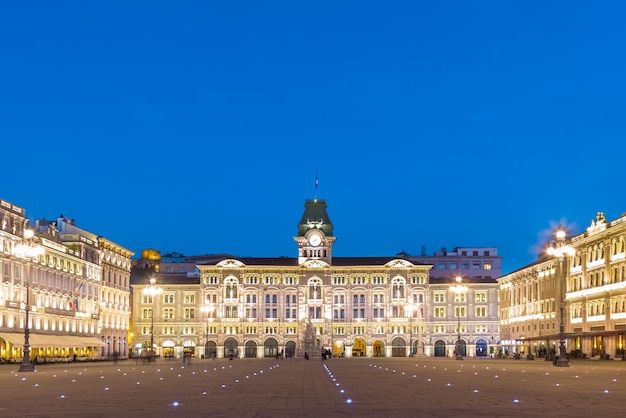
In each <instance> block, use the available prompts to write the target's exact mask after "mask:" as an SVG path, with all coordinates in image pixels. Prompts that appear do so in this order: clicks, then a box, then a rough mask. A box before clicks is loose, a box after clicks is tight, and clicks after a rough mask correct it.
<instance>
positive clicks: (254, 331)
mask: <svg viewBox="0 0 626 418" xmlns="http://www.w3.org/2000/svg"><path fill="white" fill-rule="evenodd" d="M326 208H327V205H326V202H325V201H324V200H321V199H313V200H307V201H306V203H305V210H304V213H303V215H302V218H301V220H300V223H299V224H298V234H297V236H295V237H294V240H295V243H296V246H297V257H277V258H251V257H245V258H241V257H233V256H227V255H222V256H215V255H207V256H194V257H189V258H184V259H179V260H178V262H175V260H174V259H170V258H171V257H164V259H167V261H169V262H168V263H164V264H163V265H160V266H159V267H157V268H154V267H152V268H151V269H150V270H151V271H152V274H153V276H152V278H153V279H155V281H156V284H155V285H156V286H158V287H159V288H160V290H161V293H160V294H158V295H157V296H154V297H153V296H151V295H150V294H148V293H146V292H145V289H149V288H150V283H149V280H148V277H146V276H145V275H144V276H143V278H142V279H137V280H135V279H133V294H134V298H133V324H134V325H133V333H134V336H135V337H134V347H133V351H134V352H136V353H139V352H140V351H142V350H149V349H150V347H151V345H152V344H154V350H155V351H156V354H157V355H160V356H165V357H179V356H181V355H183V354H184V353H190V354H192V355H195V356H217V357H226V356H230V355H233V356H236V357H274V356H275V355H276V354H280V353H283V354H284V355H285V356H288V357H291V356H303V355H304V352H305V351H307V352H308V351H310V349H311V347H316V348H315V352H313V353H311V352H308V354H309V355H316V354H317V355H319V352H318V349H319V350H321V349H322V348H323V349H326V350H330V351H331V352H332V354H333V355H335V356H345V357H351V356H367V357H377V356H384V357H390V356H399V357H405V356H422V355H425V356H451V355H453V352H454V350H455V346H456V345H457V339H458V331H459V325H460V330H461V344H460V347H461V349H462V353H463V355H469V356H487V355H488V345H489V344H490V342H491V341H494V344H495V341H497V340H498V339H499V336H498V318H497V312H498V311H497V298H496V289H497V283H496V282H495V280H492V279H484V278H480V279H477V278H471V277H464V278H463V283H464V284H465V285H466V287H467V292H466V293H464V294H461V295H460V296H459V299H457V300H455V299H454V297H451V296H450V295H451V285H453V282H454V281H453V280H452V279H451V278H446V279H437V280H435V282H434V283H433V281H432V280H431V278H430V276H429V272H430V271H431V268H432V265H431V264H425V263H419V262H413V261H411V260H410V259H409V258H408V257H406V256H404V255H401V256H396V257H334V256H333V245H334V243H335V240H336V239H337V237H336V236H335V235H334V234H333V228H334V226H333V224H332V222H331V221H330V219H329V216H328V213H327V211H326ZM190 260H193V261H195V263H196V264H195V268H194V269H193V271H191V268H190V266H188V265H187V264H189V261H190ZM141 264H145V265H146V266H149V265H150V263H141ZM169 267H171V268H169ZM164 270H165V271H164ZM442 294H443V295H444V296H443V297H441V295H442ZM435 298H436V299H435ZM459 315H460V316H459ZM308 330H312V332H308ZM310 335H314V338H313V340H314V341H311V337H310Z"/></svg>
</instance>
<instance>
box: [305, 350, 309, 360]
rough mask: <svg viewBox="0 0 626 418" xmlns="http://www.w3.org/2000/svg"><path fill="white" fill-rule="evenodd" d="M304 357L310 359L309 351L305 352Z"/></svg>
mask: <svg viewBox="0 0 626 418" xmlns="http://www.w3.org/2000/svg"><path fill="white" fill-rule="evenodd" d="M304 359H305V360H308V359H309V353H307V352H306V351H305V352H304Z"/></svg>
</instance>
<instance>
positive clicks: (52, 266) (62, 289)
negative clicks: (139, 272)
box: [0, 200, 132, 362]
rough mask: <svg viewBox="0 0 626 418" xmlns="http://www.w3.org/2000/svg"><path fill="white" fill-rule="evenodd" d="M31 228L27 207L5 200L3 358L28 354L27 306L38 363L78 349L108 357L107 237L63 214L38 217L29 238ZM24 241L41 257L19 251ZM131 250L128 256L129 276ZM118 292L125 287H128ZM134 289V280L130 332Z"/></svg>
mask: <svg viewBox="0 0 626 418" xmlns="http://www.w3.org/2000/svg"><path fill="white" fill-rule="evenodd" d="M63 223H67V226H66V227H65V228H64V227H63ZM27 227H28V221H27V218H26V213H25V210H24V209H23V208H20V207H18V206H16V205H13V204H11V203H9V202H6V201H4V200H0V248H2V252H1V253H0V271H1V272H2V285H1V288H0V292H1V293H0V350H1V351H0V356H1V357H2V359H3V360H4V361H11V362H15V361H19V360H20V359H21V357H22V355H23V351H22V350H23V345H24V325H25V318H26V310H27V309H28V310H29V328H30V339H29V340H30V341H29V342H30V347H31V353H30V356H31V358H32V359H33V360H34V361H38V362H42V361H67V360H69V359H71V358H72V357H73V356H74V354H75V355H76V356H77V357H79V358H80V359H84V358H89V359H98V358H102V347H103V346H105V343H104V342H103V339H102V337H101V331H102V330H103V326H102V323H101V306H100V305H101V303H100V301H101V291H103V289H105V288H106V286H103V285H102V284H101V280H102V275H103V271H108V269H109V267H107V266H106V265H105V263H102V262H101V260H100V257H101V251H100V248H99V245H100V243H103V244H104V243H105V242H107V241H105V240H103V239H101V238H99V237H97V236H95V235H93V234H88V233H85V232H84V231H82V230H79V229H78V228H76V227H74V226H73V225H71V228H70V222H69V221H67V220H66V219H64V218H62V217H61V218H59V220H58V222H57V221H55V222H51V221H45V220H40V221H37V222H36V223H35V226H34V227H33V230H34V231H33V232H34V236H33V237H32V238H29V239H28V240H26V239H25V238H24V231H25V229H27ZM57 227H58V228H59V229H57ZM81 231H82V232H81ZM26 241H28V242H26ZM21 244H27V245H28V246H31V247H33V248H37V249H38V250H39V251H38V253H37V255H34V256H29V255H28V254H21V253H19V252H17V251H16V250H17V249H18V248H20V245H21ZM130 255H132V253H126V254H125V255H124V257H125V260H126V261H125V264H126V265H127V276H129V274H130ZM117 290H118V291H120V292H124V291H123V290H122V286H120V288H119V289H117ZM129 291H130V288H129V286H128V282H127V284H126V290H125V294H126V305H127V306H126V308H125V312H126V325H125V328H126V330H125V333H127V332H128V325H127V324H128V317H129V306H128V305H129V302H128V300H129V297H128V295H129ZM125 336H126V335H125Z"/></svg>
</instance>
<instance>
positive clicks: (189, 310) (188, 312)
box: [185, 308, 196, 319]
mask: <svg viewBox="0 0 626 418" xmlns="http://www.w3.org/2000/svg"><path fill="white" fill-rule="evenodd" d="M195 313H196V311H195V309H193V308H185V319H193V318H194V317H195Z"/></svg>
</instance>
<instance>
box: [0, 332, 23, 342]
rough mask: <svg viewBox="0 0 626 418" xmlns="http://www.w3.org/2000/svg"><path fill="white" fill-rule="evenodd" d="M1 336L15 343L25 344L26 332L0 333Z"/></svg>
mask: <svg viewBox="0 0 626 418" xmlns="http://www.w3.org/2000/svg"><path fill="white" fill-rule="evenodd" d="M0 338H2V339H3V340H5V341H8V342H9V343H10V344H13V345H24V334H18V333H0Z"/></svg>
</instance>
